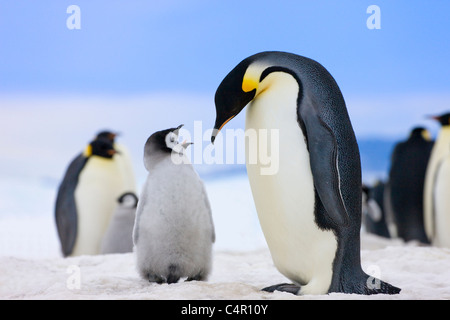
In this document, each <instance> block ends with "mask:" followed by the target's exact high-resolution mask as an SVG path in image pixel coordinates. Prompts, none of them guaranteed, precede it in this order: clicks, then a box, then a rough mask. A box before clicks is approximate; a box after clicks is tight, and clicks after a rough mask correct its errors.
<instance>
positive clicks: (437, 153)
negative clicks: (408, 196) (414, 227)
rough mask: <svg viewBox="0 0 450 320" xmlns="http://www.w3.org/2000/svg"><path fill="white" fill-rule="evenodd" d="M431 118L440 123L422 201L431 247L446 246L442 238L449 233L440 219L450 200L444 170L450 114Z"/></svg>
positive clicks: (449, 177)
mask: <svg viewBox="0 0 450 320" xmlns="http://www.w3.org/2000/svg"><path fill="white" fill-rule="evenodd" d="M431 118H432V119H434V120H436V121H438V122H439V123H440V125H441V130H440V131H439V134H438V137H437V138H436V141H435V143H434V146H433V150H432V152H431V156H430V160H429V163H428V167H427V170H426V177H425V190H424V199H423V201H424V209H425V210H424V216H425V217H424V219H425V231H426V234H427V237H428V240H429V241H430V242H431V244H432V245H435V246H447V245H446V240H444V238H443V237H445V234H446V233H450V228H449V229H446V228H447V226H446V223H445V219H443V218H442V217H444V215H443V214H444V212H445V211H443V210H444V209H445V208H447V204H446V201H448V200H447V199H448V198H450V197H449V196H448V195H449V194H450V189H447V183H446V180H445V179H447V180H449V179H450V175H448V172H447V169H446V162H447V161H446V158H447V156H448V154H449V152H450V151H449V146H450V113H445V114H443V115H440V116H433V117H431ZM438 215H439V219H438ZM438 220H439V221H438Z"/></svg>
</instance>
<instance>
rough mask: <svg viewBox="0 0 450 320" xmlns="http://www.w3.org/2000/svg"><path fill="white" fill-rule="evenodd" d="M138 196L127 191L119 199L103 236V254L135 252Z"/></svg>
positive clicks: (101, 251)
mask: <svg viewBox="0 0 450 320" xmlns="http://www.w3.org/2000/svg"><path fill="white" fill-rule="evenodd" d="M137 203H138V198H137V196H136V194H135V193H134V192H126V193H124V194H123V195H121V196H120V197H119V198H118V199H117V206H116V209H115V211H114V214H113V217H112V219H111V222H110V223H109V226H108V229H107V230H106V233H105V236H104V237H103V241H102V246H101V250H100V253H101V254H113V253H128V252H133V229H134V221H135V220H136V207H137Z"/></svg>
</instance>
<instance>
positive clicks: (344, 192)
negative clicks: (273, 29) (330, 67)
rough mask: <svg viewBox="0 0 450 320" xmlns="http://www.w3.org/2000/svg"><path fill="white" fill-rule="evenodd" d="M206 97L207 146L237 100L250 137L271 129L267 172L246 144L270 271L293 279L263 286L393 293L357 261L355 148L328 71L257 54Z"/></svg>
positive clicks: (298, 59) (289, 57)
mask: <svg viewBox="0 0 450 320" xmlns="http://www.w3.org/2000/svg"><path fill="white" fill-rule="evenodd" d="M215 104H216V121H215V126H214V131H213V135H212V137H211V141H212V142H213V143H214V140H215V139H216V137H217V135H218V132H219V131H220V130H221V129H222V128H223V127H224V126H225V124H226V123H227V122H229V121H230V120H231V119H233V118H234V117H235V116H236V115H237V114H238V113H240V112H241V111H242V110H243V109H244V108H245V107H246V106H247V104H248V107H247V114H246V130H247V132H249V131H251V132H252V133H253V135H255V134H256V136H257V137H258V138H259V139H258V140H259V141H261V139H264V140H263V141H272V140H273V137H272V134H273V135H274V136H275V139H276V138H278V142H277V143H272V142H271V143H269V144H267V145H266V147H267V148H268V151H267V154H275V153H278V154H279V157H278V160H279V161H278V162H279V163H277V164H275V165H276V166H277V167H278V168H277V169H278V170H275V171H276V172H274V173H273V174H264V173H265V172H263V171H262V170H261V169H264V168H265V161H264V160H263V159H261V158H260V154H261V152H258V151H261V149H262V147H261V146H259V143H253V144H252V145H250V143H247V145H246V163H247V173H248V176H249V181H250V185H251V189H252V193H253V198H254V201H255V205H256V209H257V212H258V217H259V221H260V224H261V227H262V230H263V233H264V236H265V238H266V241H267V244H268V246H269V249H270V252H271V255H272V259H273V262H274V264H275V266H276V268H277V269H278V270H279V271H280V272H281V273H282V274H283V275H284V276H286V277H287V278H288V279H290V280H291V281H292V282H293V284H279V285H274V286H270V287H267V288H265V289H263V290H265V291H269V292H273V291H275V290H278V291H286V292H290V293H293V294H326V293H331V292H343V293H357V294H367V295H368V294H377V293H385V294H396V293H399V292H400V289H399V288H396V287H394V286H392V285H390V284H388V283H386V282H384V281H381V280H378V279H376V280H375V281H374V282H372V281H371V279H372V280H373V278H370V277H369V276H368V275H367V274H366V273H365V272H364V271H363V270H362V268H361V258H360V229H361V207H362V205H361V192H362V187H361V184H362V183H361V162H360V156H359V149H358V145H357V142H356V138H355V134H354V132H353V128H352V125H351V122H350V119H349V116H348V113H347V108H346V106H345V102H344V98H343V96H342V93H341V91H340V89H339V87H338V85H337V83H336V81H335V80H334V79H333V77H332V76H331V75H330V74H329V73H328V71H327V70H326V69H325V68H324V67H323V66H322V65H320V64H319V63H317V62H316V61H313V60H311V59H308V58H305V57H302V56H298V55H295V54H290V53H284V52H263V53H259V54H256V55H253V56H251V57H249V58H247V59H245V60H243V61H242V62H241V63H239V64H238V65H237V66H236V67H235V68H234V69H233V70H232V71H231V72H230V73H229V74H228V75H227V76H226V77H225V79H224V80H223V81H222V83H221V84H220V85H219V87H218V89H217V91H216V96H215ZM263 135H265V137H263ZM268 135H270V137H267V136H268ZM258 149H260V150H258ZM249 159H250V160H252V161H249ZM255 159H256V161H255ZM374 283H376V285H373V284H374Z"/></svg>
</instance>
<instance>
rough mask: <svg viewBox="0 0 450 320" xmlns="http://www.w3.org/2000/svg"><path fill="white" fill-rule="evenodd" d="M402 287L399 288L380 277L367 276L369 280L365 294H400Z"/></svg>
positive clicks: (365, 287)
mask: <svg viewBox="0 0 450 320" xmlns="http://www.w3.org/2000/svg"><path fill="white" fill-rule="evenodd" d="M400 291H401V289H400V288H397V287H395V286H393V285H391V284H389V283H387V282H384V281H382V280H380V279H377V278H374V277H371V276H367V280H366V283H365V286H364V294H366V295H372V294H399V293H400Z"/></svg>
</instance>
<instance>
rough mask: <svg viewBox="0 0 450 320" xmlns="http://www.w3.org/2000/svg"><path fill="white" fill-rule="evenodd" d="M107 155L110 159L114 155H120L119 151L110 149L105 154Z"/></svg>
mask: <svg viewBox="0 0 450 320" xmlns="http://www.w3.org/2000/svg"><path fill="white" fill-rule="evenodd" d="M106 153H107V154H108V155H110V156H111V157H112V156H113V155H115V154H120V152H119V151H117V150H115V149H110V150H108V151H107V152H106Z"/></svg>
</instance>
